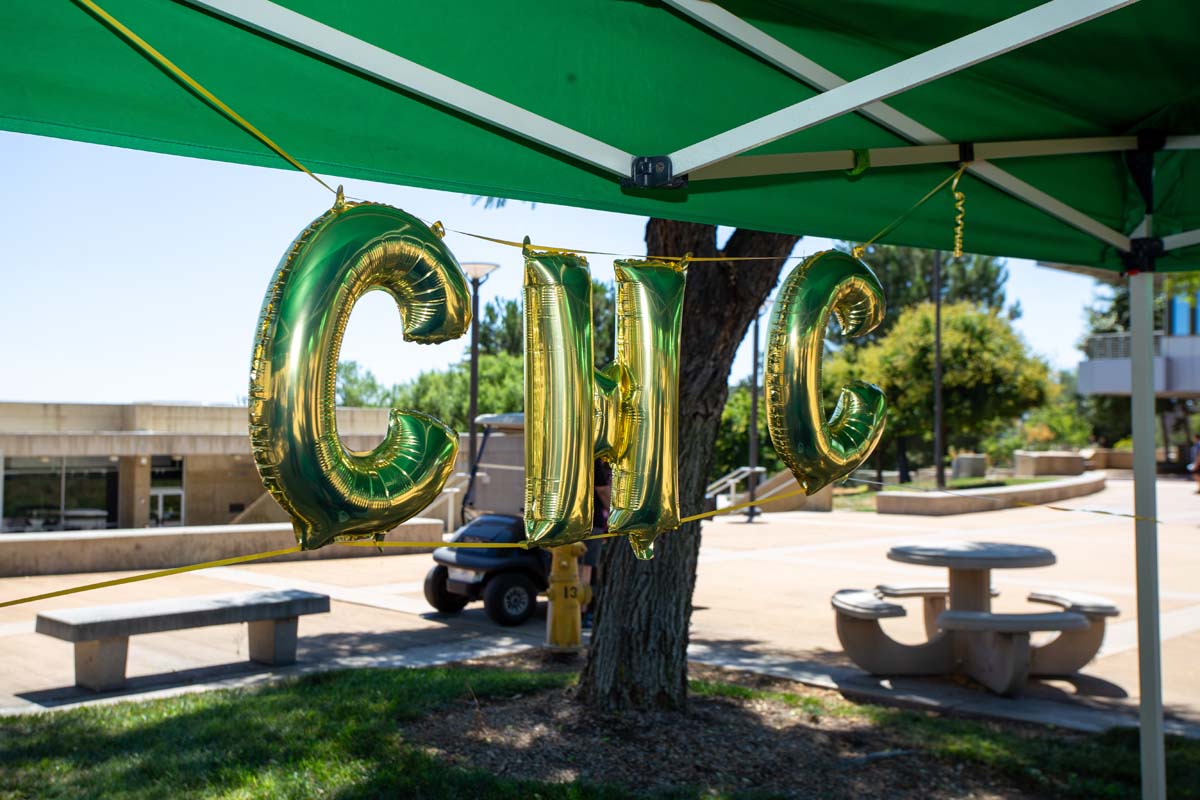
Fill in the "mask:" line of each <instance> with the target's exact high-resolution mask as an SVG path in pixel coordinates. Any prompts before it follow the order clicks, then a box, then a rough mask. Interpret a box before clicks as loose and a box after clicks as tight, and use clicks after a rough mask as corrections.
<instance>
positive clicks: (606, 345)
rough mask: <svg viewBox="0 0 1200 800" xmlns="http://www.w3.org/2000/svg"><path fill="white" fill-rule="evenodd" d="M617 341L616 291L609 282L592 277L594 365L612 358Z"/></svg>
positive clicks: (602, 364) (603, 363) (605, 362)
mask: <svg viewBox="0 0 1200 800" xmlns="http://www.w3.org/2000/svg"><path fill="white" fill-rule="evenodd" d="M616 341H617V291H616V289H615V288H613V285H612V284H611V283H605V282H603V281H598V280H596V279H595V278H593V279H592V350H593V351H594V352H595V354H596V366H597V367H603V366H604V365H605V364H607V363H608V362H610V361H612V360H613V348H614V347H615V345H616Z"/></svg>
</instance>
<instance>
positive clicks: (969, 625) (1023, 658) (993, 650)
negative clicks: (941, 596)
mask: <svg viewBox="0 0 1200 800" xmlns="http://www.w3.org/2000/svg"><path fill="white" fill-rule="evenodd" d="M938 627H940V628H941V629H942V630H946V631H960V632H963V633H967V634H970V635H972V636H978V637H980V639H978V640H974V642H968V646H966V647H964V648H962V649H961V650H960V652H961V656H962V659H963V666H964V667H965V668H966V671H967V674H968V675H970V676H971V677H972V678H974V679H975V680H977V681H979V682H980V683H982V684H983V685H984V686H986V687H987V688H989V689H991V690H992V691H993V692H996V693H997V694H1003V695H1012V694H1017V693H1018V692H1020V691H1021V690H1022V689H1023V688H1024V687H1025V682H1026V681H1027V680H1028V679H1029V675H1030V673H1031V666H1032V656H1033V653H1031V649H1030V646H1029V634H1031V633H1035V632H1038V631H1060V632H1064V633H1067V632H1075V631H1086V630H1087V629H1088V627H1090V625H1089V623H1088V619H1087V617H1085V616H1084V615H1083V614H1076V613H1074V612H1071V611H1057V612H1052V613H1049V614H993V613H991V612H988V611H954V610H951V611H945V612H943V613H942V614H941V616H939V617H938ZM1037 649H1040V648H1035V649H1034V652H1036V650H1037Z"/></svg>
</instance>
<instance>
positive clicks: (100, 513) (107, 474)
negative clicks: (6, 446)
mask: <svg viewBox="0 0 1200 800" xmlns="http://www.w3.org/2000/svg"><path fill="white" fill-rule="evenodd" d="M3 515H4V519H3V530H4V531H5V532H8V533H21V532H29V531H61V530H68V531H87V530H104V529H105V528H115V527H116V525H117V465H116V464H115V463H114V462H113V461H112V459H110V458H106V457H104V456H100V457H95V458H73V457H72V458H62V457H60V456H43V457H40V458H6V459H4V510H3Z"/></svg>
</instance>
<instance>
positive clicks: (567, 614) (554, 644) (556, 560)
mask: <svg viewBox="0 0 1200 800" xmlns="http://www.w3.org/2000/svg"><path fill="white" fill-rule="evenodd" d="M586 552H587V545H585V544H584V543H583V542H575V543H574V544H565V545H563V546H562V547H551V548H550V558H551V559H552V561H551V564H550V588H548V589H547V590H546V598H547V599H548V600H549V601H550V609H549V611H547V612H546V644H545V649H546V650H549V651H550V652H552V653H575V652H578V651H579V650H581V649H582V648H583V627H582V624H581V622H580V609H582V608H583V606H585V605H587V604H588V603H590V602H591V601H592V587H590V586H587V585H585V584H583V583H581V582H580V580H579V558H580V556H582V555H583V554H584V553H586Z"/></svg>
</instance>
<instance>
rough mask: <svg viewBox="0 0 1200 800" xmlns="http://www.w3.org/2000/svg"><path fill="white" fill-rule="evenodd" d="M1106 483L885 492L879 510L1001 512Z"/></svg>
mask: <svg viewBox="0 0 1200 800" xmlns="http://www.w3.org/2000/svg"><path fill="white" fill-rule="evenodd" d="M1104 479H1105V475H1104V473H1103V472H1085V473H1084V474H1082V475H1080V476H1078V477H1072V478H1064V479H1062V480H1057V481H1046V482H1045V483H1031V484H1025V485H1019V486H996V487H992V488H987V489H962V490H952V491H947V492H936V491H935V492H886V491H885V492H879V493H878V494H876V495H875V510H876V511H877V512H879V513H880V514H920V515H924V516H930V517H942V516H948V515H950V514H973V513H976V512H980V511H999V510H1000V509H1004V508H1017V507H1019V506H1023V505H1030V504H1032V505H1042V504H1044V503H1054V502H1057V501H1059V500H1066V499H1068V498H1071V497H1082V496H1083V495H1088V494H1095V493H1096V492H1099V491H1101V490H1103V489H1104Z"/></svg>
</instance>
